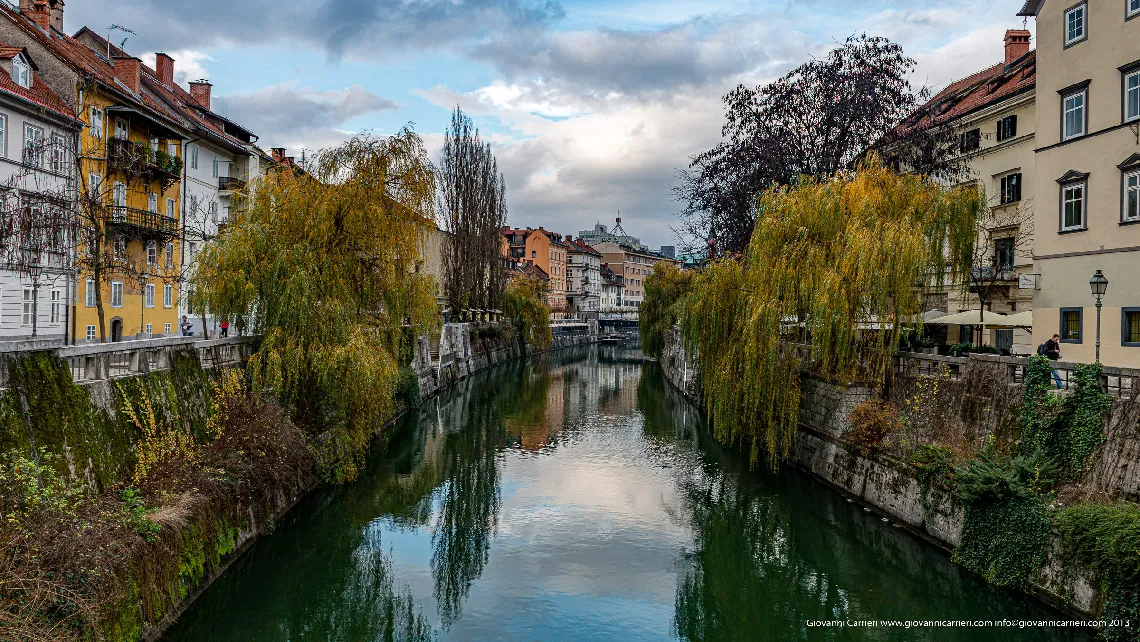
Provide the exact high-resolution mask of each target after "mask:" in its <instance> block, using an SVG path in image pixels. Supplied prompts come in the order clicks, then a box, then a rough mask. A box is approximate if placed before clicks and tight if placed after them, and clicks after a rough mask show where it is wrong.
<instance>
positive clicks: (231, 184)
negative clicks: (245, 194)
mask: <svg viewBox="0 0 1140 642" xmlns="http://www.w3.org/2000/svg"><path fill="white" fill-rule="evenodd" d="M244 187H245V181H243V180H241V179H240V178H234V177H233V176H219V177H218V189H219V190H221V191H223V192H231V191H234V190H239V189H242V188H244Z"/></svg>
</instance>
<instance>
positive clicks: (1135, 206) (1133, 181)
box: [1121, 169, 1140, 223]
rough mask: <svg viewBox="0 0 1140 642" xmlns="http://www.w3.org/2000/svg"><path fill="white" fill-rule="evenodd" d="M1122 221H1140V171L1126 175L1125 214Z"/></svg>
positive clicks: (1133, 171)
mask: <svg viewBox="0 0 1140 642" xmlns="http://www.w3.org/2000/svg"><path fill="white" fill-rule="evenodd" d="M1121 220H1123V221H1126V222H1129V223H1131V222H1133V221H1140V169H1136V170H1132V171H1131V172H1128V173H1126V174H1125V175H1124V214H1123V215H1122V217H1121Z"/></svg>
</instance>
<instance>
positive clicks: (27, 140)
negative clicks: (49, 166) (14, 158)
mask: <svg viewBox="0 0 1140 642" xmlns="http://www.w3.org/2000/svg"><path fill="white" fill-rule="evenodd" d="M43 139H44V128H43V127H40V126H39V125H33V124H31V123H29V122H26V121H25V122H24V149H25V150H26V149H31V150H32V154H31V157H30V158H25V159H24V161H25V162H27V163H28V164H30V165H34V166H36V167H43V166H44V149H43V147H40V148H39V149H35V146H36V141H42V140H43Z"/></svg>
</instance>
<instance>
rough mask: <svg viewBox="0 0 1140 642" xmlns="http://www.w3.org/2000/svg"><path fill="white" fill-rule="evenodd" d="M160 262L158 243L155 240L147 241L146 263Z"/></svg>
mask: <svg viewBox="0 0 1140 642" xmlns="http://www.w3.org/2000/svg"><path fill="white" fill-rule="evenodd" d="M155 263H158V243H156V242H155V241H147V242H146V264H147V265H154V264H155Z"/></svg>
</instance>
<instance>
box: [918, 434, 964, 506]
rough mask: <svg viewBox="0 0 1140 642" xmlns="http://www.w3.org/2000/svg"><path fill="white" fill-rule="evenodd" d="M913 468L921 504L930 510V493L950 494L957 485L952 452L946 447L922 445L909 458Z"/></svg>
mask: <svg viewBox="0 0 1140 642" xmlns="http://www.w3.org/2000/svg"><path fill="white" fill-rule="evenodd" d="M910 463H911V465H912V466H914V467H915V470H916V474H917V476H918V483H919V486H921V488H922V502H923V506H925V507H926V509H927V510H929V509H930V503H931V502H930V493H931V491H936V492H939V493H951V492H953V491H954V490H955V488H956V487H957V484H958V478H957V474H956V470H955V467H954V451H953V450H951V449H950V448H947V447H946V446H936V445H932V444H923V445H922V446H919V447H918V448H916V449H915V451H914V452H913V453H911V456H910Z"/></svg>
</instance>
